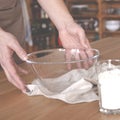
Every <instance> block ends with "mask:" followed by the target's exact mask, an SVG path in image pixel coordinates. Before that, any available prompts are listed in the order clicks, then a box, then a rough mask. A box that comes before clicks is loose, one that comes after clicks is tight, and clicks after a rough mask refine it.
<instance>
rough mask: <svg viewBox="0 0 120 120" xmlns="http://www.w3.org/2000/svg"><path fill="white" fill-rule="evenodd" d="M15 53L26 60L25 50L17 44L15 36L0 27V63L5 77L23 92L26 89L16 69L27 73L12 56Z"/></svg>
mask: <svg viewBox="0 0 120 120" xmlns="http://www.w3.org/2000/svg"><path fill="white" fill-rule="evenodd" d="M14 52H16V54H17V55H18V56H19V57H20V58H21V59H22V60H26V59H27V58H26V56H27V54H26V52H25V51H24V50H23V48H22V47H21V46H20V45H19V43H18V42H17V40H16V38H15V37H14V36H13V35H12V34H10V33H7V32H5V31H3V30H2V29H0V64H1V66H2V68H3V70H4V72H5V74H6V77H7V79H8V81H9V82H11V83H12V84H13V85H14V86H16V87H17V88H18V89H20V90H22V91H23V92H24V91H26V87H25V84H24V82H23V81H22V80H21V78H20V77H19V76H18V73H17V72H18V71H20V72H22V73H25V74H26V73H27V71H25V70H24V69H22V68H20V67H19V66H18V65H17V64H16V63H15V61H14V59H13V58H12V55H13V53H14Z"/></svg>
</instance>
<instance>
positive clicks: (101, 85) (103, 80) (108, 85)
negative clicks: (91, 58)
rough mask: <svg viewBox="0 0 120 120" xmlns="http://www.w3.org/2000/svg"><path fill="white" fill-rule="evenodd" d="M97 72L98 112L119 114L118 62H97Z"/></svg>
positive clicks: (119, 79) (111, 60) (119, 68)
mask: <svg viewBox="0 0 120 120" xmlns="http://www.w3.org/2000/svg"><path fill="white" fill-rule="evenodd" d="M97 72H98V93H99V107H100V112H103V113H106V114H120V60H118V59H109V60H103V61H100V62H98V66H97Z"/></svg>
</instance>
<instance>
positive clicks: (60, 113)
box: [0, 38, 120, 120]
mask: <svg viewBox="0 0 120 120" xmlns="http://www.w3.org/2000/svg"><path fill="white" fill-rule="evenodd" d="M91 45H92V47H93V48H96V49H99V50H100V59H109V58H120V52H119V51H120V38H106V39H102V40H98V41H95V42H92V43H91ZM21 66H22V67H23V68H25V69H28V68H27V66H26V64H25V63H24V64H23V65H21ZM20 75H21V77H22V78H23V80H25V81H26V83H28V82H30V81H32V80H33V79H34V77H35V76H34V75H33V74H32V72H31V70H30V69H29V74H28V75H23V74H20ZM119 119H120V116H119V115H104V114H103V113H100V112H99V106H98V101H94V102H90V103H79V104H74V105H71V104H67V103H64V102H62V101H59V100H55V99H49V98H46V97H44V96H33V97H28V96H27V95H25V94H23V93H22V92H21V91H19V90H18V89H17V88H15V87H14V86H13V85H12V84H10V83H9V82H8V81H7V79H6V77H5V75H4V73H3V71H2V70H1V71H0V120H119Z"/></svg>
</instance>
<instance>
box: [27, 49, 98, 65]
mask: <svg viewBox="0 0 120 120" xmlns="http://www.w3.org/2000/svg"><path fill="white" fill-rule="evenodd" d="M55 50H58V51H65V50H66V49H64V48H55V49H45V50H39V51H35V52H32V53H29V54H27V57H28V59H27V60H26V62H27V63H29V64H66V63H77V62H83V61H88V60H91V59H96V58H98V57H99V56H100V52H99V50H98V49H94V48H90V49H87V50H93V51H95V52H96V55H94V56H92V57H88V58H87V59H80V60H71V61H58V62H55V61H54V62H49V61H47V62H46V61H45V62H38V61H33V60H30V59H29V56H31V55H33V54H34V55H35V54H37V53H42V52H47V51H49V52H52V51H55ZM75 50H76V49H75Z"/></svg>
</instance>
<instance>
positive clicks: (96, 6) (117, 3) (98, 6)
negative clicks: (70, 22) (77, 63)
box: [66, 0, 120, 39]
mask: <svg viewBox="0 0 120 120" xmlns="http://www.w3.org/2000/svg"><path fill="white" fill-rule="evenodd" d="M66 4H67V6H68V9H69V11H70V13H71V14H72V16H73V18H74V19H75V20H76V19H79V20H80V19H88V20H90V19H91V18H93V19H95V20H98V26H96V28H95V29H97V30H95V29H94V30H87V31H86V30H85V32H86V34H87V35H89V34H90V35H93V36H95V35H96V34H98V35H99V37H98V38H99V39H101V38H104V36H105V34H106V35H116V36H118V35H120V31H115V32H110V31H106V29H105V21H106V20H120V14H115V13H110V14H108V13H106V11H107V12H109V11H110V10H114V9H115V10H116V9H120V0H111V1H110V0H109V1H108V0H66ZM73 5H74V6H75V5H78V6H80V5H81V8H80V7H79V8H80V9H76V10H72V6H73ZM82 5H83V6H85V5H86V6H88V7H83V8H82ZM89 9H93V10H94V12H92V11H90V10H89ZM87 10H88V11H87ZM110 12H111V11H110ZM114 12H115V11H114ZM96 31H98V32H96ZM93 38H94V37H93Z"/></svg>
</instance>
